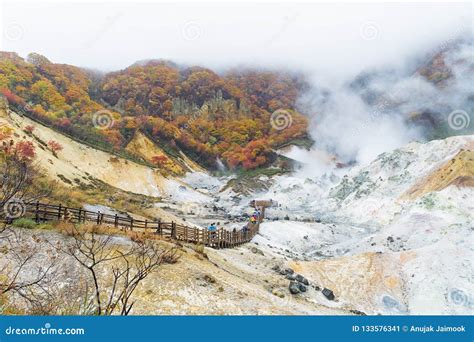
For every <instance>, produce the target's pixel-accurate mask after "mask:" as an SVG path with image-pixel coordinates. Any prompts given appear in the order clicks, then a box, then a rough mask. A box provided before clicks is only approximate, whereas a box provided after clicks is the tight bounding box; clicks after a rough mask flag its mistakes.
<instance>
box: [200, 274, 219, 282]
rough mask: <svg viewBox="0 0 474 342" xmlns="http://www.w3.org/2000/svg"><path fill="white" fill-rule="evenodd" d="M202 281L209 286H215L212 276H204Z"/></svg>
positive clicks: (214, 279)
mask: <svg viewBox="0 0 474 342" xmlns="http://www.w3.org/2000/svg"><path fill="white" fill-rule="evenodd" d="M203 279H204V280H205V281H206V282H208V283H209V284H215V283H216V278H214V277H213V276H211V275H209V274H206V275H205V276H204V277H203Z"/></svg>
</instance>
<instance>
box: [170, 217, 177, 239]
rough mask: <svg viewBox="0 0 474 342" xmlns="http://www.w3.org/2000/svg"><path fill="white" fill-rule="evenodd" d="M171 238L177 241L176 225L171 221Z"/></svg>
mask: <svg viewBox="0 0 474 342" xmlns="http://www.w3.org/2000/svg"><path fill="white" fill-rule="evenodd" d="M171 237H172V238H173V239H176V223H175V222H174V221H171Z"/></svg>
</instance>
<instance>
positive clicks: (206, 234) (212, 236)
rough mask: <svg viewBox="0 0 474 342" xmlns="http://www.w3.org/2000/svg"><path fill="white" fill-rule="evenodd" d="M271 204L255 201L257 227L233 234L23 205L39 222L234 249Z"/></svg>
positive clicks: (251, 234) (249, 235) (27, 214)
mask: <svg viewBox="0 0 474 342" xmlns="http://www.w3.org/2000/svg"><path fill="white" fill-rule="evenodd" d="M271 203H272V202H271V201H252V202H251V205H252V206H254V207H255V208H258V209H259V210H260V212H261V214H260V216H259V219H258V220H257V222H256V223H255V224H252V223H250V222H249V223H248V226H247V229H246V230H245V231H244V230H239V231H229V230H226V229H224V228H218V229H217V230H216V231H212V232H211V231H209V230H208V229H205V228H196V227H190V226H186V225H182V224H179V223H176V222H174V221H172V222H162V221H161V220H159V219H157V220H136V219H134V218H133V217H131V216H121V215H117V214H116V215H110V214H104V213H101V212H100V211H97V212H94V211H88V210H84V209H81V208H79V209H78V208H69V207H66V206H63V205H61V204H60V205H52V204H47V203H41V202H34V203H22V202H21V203H20V202H18V204H19V205H22V206H24V215H23V216H22V217H27V218H30V219H32V220H34V221H35V222H37V223H41V222H49V221H61V220H64V221H68V222H71V223H85V222H92V223H95V224H98V225H107V226H111V227H115V228H119V229H123V230H128V231H139V232H143V233H154V234H158V235H160V236H164V237H168V238H170V239H172V240H178V241H183V242H190V243H195V244H202V245H205V246H209V247H213V248H230V247H235V246H239V245H241V244H243V243H246V242H249V241H250V240H252V238H253V237H254V236H255V235H256V234H257V233H258V230H259V227H260V223H261V222H262V220H263V218H264V215H265V208H266V207H268V206H270V205H271Z"/></svg>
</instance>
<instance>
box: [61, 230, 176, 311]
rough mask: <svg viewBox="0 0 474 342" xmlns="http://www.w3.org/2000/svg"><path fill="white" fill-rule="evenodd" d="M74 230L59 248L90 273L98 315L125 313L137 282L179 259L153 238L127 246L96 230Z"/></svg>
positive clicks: (171, 250)
mask: <svg viewBox="0 0 474 342" xmlns="http://www.w3.org/2000/svg"><path fill="white" fill-rule="evenodd" d="M73 229H74V230H75V232H74V233H73V234H71V235H70V236H71V241H70V242H68V243H67V244H66V245H65V246H62V247H60V248H61V250H62V251H63V252H64V253H66V254H67V255H70V256H71V257H72V258H74V260H76V262H77V263H78V264H79V265H80V266H82V267H83V268H84V269H85V270H87V272H88V273H89V275H90V279H91V283H92V287H93V289H94V297H95V307H96V312H95V313H96V314H97V315H112V314H115V313H118V314H120V315H128V314H129V313H130V311H131V310H132V308H133V305H134V303H135V302H134V301H133V299H132V296H133V293H134V291H135V290H136V288H137V287H138V285H139V284H140V283H141V282H142V281H143V280H144V279H145V278H146V277H147V276H148V275H149V274H150V273H152V272H154V271H156V270H157V269H158V268H159V266H160V265H161V264H163V263H165V262H170V263H173V262H176V261H177V260H178V255H177V252H176V250H175V249H169V250H163V249H161V248H159V247H158V245H157V244H156V242H155V241H153V240H144V239H137V240H136V241H134V242H132V243H131V245H130V246H127V245H124V244H123V243H119V242H117V238H114V237H113V236H111V235H103V234H98V233H97V230H95V229H90V230H82V229H79V228H78V227H77V226H74V228H73Z"/></svg>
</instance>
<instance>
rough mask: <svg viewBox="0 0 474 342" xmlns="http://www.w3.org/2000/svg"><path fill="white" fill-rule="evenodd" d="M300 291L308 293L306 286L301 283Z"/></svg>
mask: <svg viewBox="0 0 474 342" xmlns="http://www.w3.org/2000/svg"><path fill="white" fill-rule="evenodd" d="M298 289H299V290H300V292H306V291H307V290H308V289H307V288H306V286H304V285H303V284H301V283H298Z"/></svg>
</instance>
